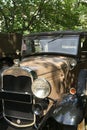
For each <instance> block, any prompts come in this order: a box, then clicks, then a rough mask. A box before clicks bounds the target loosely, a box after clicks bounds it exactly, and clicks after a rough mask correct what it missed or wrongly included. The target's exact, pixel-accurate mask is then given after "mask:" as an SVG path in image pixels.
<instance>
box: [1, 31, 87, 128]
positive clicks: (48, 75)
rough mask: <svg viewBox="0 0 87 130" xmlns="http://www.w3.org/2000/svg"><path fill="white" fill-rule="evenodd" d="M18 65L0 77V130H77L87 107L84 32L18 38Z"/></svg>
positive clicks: (85, 37) (84, 116)
mask: <svg viewBox="0 0 87 130" xmlns="http://www.w3.org/2000/svg"><path fill="white" fill-rule="evenodd" d="M23 42H24V43H22V46H23V45H24V44H25V47H24V49H23V47H22V50H21V60H19V59H15V60H14V65H13V66H12V67H7V68H3V70H1V75H0V129H2V130H19V129H22V130H83V129H86V125H85V120H86V111H87V109H86V107H87V105H86V104H87V32H79V31H78V32H77V31H57V32H44V33H35V34H29V35H26V36H24V37H23Z"/></svg>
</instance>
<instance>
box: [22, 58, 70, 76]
mask: <svg viewBox="0 0 87 130" xmlns="http://www.w3.org/2000/svg"><path fill="white" fill-rule="evenodd" d="M21 65H22V66H26V67H29V68H30V69H32V70H33V71H35V72H36V73H37V75H38V76H41V75H45V74H48V73H52V72H54V71H57V70H61V69H64V70H65V68H67V65H68V59H67V58H65V57H60V56H32V57H29V58H25V59H23V61H22V63H21Z"/></svg>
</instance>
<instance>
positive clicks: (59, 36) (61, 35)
mask: <svg viewBox="0 0 87 130" xmlns="http://www.w3.org/2000/svg"><path fill="white" fill-rule="evenodd" d="M63 36H64V35H63V34H60V35H58V36H57V37H55V38H53V39H52V40H51V41H49V42H48V43H50V42H53V41H55V40H57V39H59V38H61V37H63Z"/></svg>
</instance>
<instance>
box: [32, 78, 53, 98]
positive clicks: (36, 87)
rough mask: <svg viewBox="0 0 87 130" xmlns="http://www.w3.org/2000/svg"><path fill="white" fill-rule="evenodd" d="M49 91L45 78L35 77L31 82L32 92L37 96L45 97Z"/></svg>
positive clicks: (49, 87)
mask: <svg viewBox="0 0 87 130" xmlns="http://www.w3.org/2000/svg"><path fill="white" fill-rule="evenodd" d="M50 91H51V86H50V84H49V82H48V81H47V80H45V79H42V78H39V79H36V80H35V81H34V82H33V84H32V92H33V94H34V95H35V96H36V97H38V98H42V99H43V98H46V97H47V96H48V95H49V94H50Z"/></svg>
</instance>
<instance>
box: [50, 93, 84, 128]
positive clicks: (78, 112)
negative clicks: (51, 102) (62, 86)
mask: <svg viewBox="0 0 87 130" xmlns="http://www.w3.org/2000/svg"><path fill="white" fill-rule="evenodd" d="M84 111H85V104H84V100H83V98H82V97H79V96H77V95H71V94H69V95H67V96H64V99H63V100H62V101H61V102H60V103H59V104H58V105H57V106H56V109H55V110H54V111H53V113H52V117H53V118H54V119H55V120H56V121H57V122H59V123H61V124H65V125H78V124H79V123H80V122H81V121H82V120H83V118H84Z"/></svg>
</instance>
